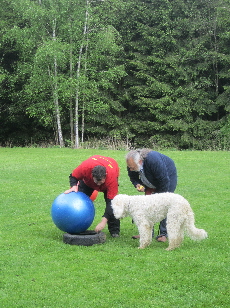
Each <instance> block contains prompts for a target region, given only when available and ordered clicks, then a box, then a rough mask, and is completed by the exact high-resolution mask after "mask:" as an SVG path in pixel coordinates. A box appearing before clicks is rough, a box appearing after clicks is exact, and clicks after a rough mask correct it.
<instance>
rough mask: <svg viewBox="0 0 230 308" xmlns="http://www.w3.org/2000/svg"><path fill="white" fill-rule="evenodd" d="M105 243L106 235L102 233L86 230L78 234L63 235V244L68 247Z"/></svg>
mask: <svg viewBox="0 0 230 308" xmlns="http://www.w3.org/2000/svg"><path fill="white" fill-rule="evenodd" d="M105 241H106V235H105V233H104V232H99V233H97V232H95V231H93V230H87V231H85V232H81V233H79V234H69V233H65V234H64V235H63V242H64V243H65V244H70V245H79V246H92V245H95V244H102V243H104V242H105Z"/></svg>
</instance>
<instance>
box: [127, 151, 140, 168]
mask: <svg viewBox="0 0 230 308" xmlns="http://www.w3.org/2000/svg"><path fill="white" fill-rule="evenodd" d="M126 163H127V166H128V168H129V169H130V170H131V171H140V168H141V165H142V161H141V157H140V150H132V151H129V153H128V154H127V155H126Z"/></svg>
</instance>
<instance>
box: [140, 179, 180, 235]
mask: <svg viewBox="0 0 230 308" xmlns="http://www.w3.org/2000/svg"><path fill="white" fill-rule="evenodd" d="M176 186H177V174H176V173H175V174H172V175H171V176H170V185H169V189H168V191H167V192H172V193H173V192H174V191H175V189H176ZM149 190H150V191H151V193H154V190H151V189H149ZM149 190H148V189H147V190H146V192H147V193H146V194H150V193H149V192H150V191H149ZM166 221H167V218H165V219H163V220H162V221H161V222H160V225H159V230H158V236H157V238H158V237H161V236H163V235H164V236H166V237H167V236H168V234H167V228H166ZM153 237H154V229H153Z"/></svg>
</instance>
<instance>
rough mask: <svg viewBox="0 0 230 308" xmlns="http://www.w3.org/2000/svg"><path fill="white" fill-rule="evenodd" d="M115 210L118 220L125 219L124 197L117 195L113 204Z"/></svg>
mask: <svg viewBox="0 0 230 308" xmlns="http://www.w3.org/2000/svg"><path fill="white" fill-rule="evenodd" d="M111 206H112V209H113V214H114V216H115V217H116V218H117V219H120V218H123V217H124V202H123V200H122V195H117V196H116V197H114V199H113V200H112V202H111Z"/></svg>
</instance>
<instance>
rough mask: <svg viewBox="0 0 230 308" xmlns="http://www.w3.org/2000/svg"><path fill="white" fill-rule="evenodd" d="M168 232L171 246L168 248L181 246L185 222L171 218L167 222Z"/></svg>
mask: <svg viewBox="0 0 230 308" xmlns="http://www.w3.org/2000/svg"><path fill="white" fill-rule="evenodd" d="M167 232H168V241H169V246H168V248H166V250H173V249H175V248H177V247H179V246H180V244H181V243H182V241H183V239H184V223H181V222H179V221H175V219H174V220H172V219H171V220H170V221H169V222H168V223H167Z"/></svg>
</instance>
